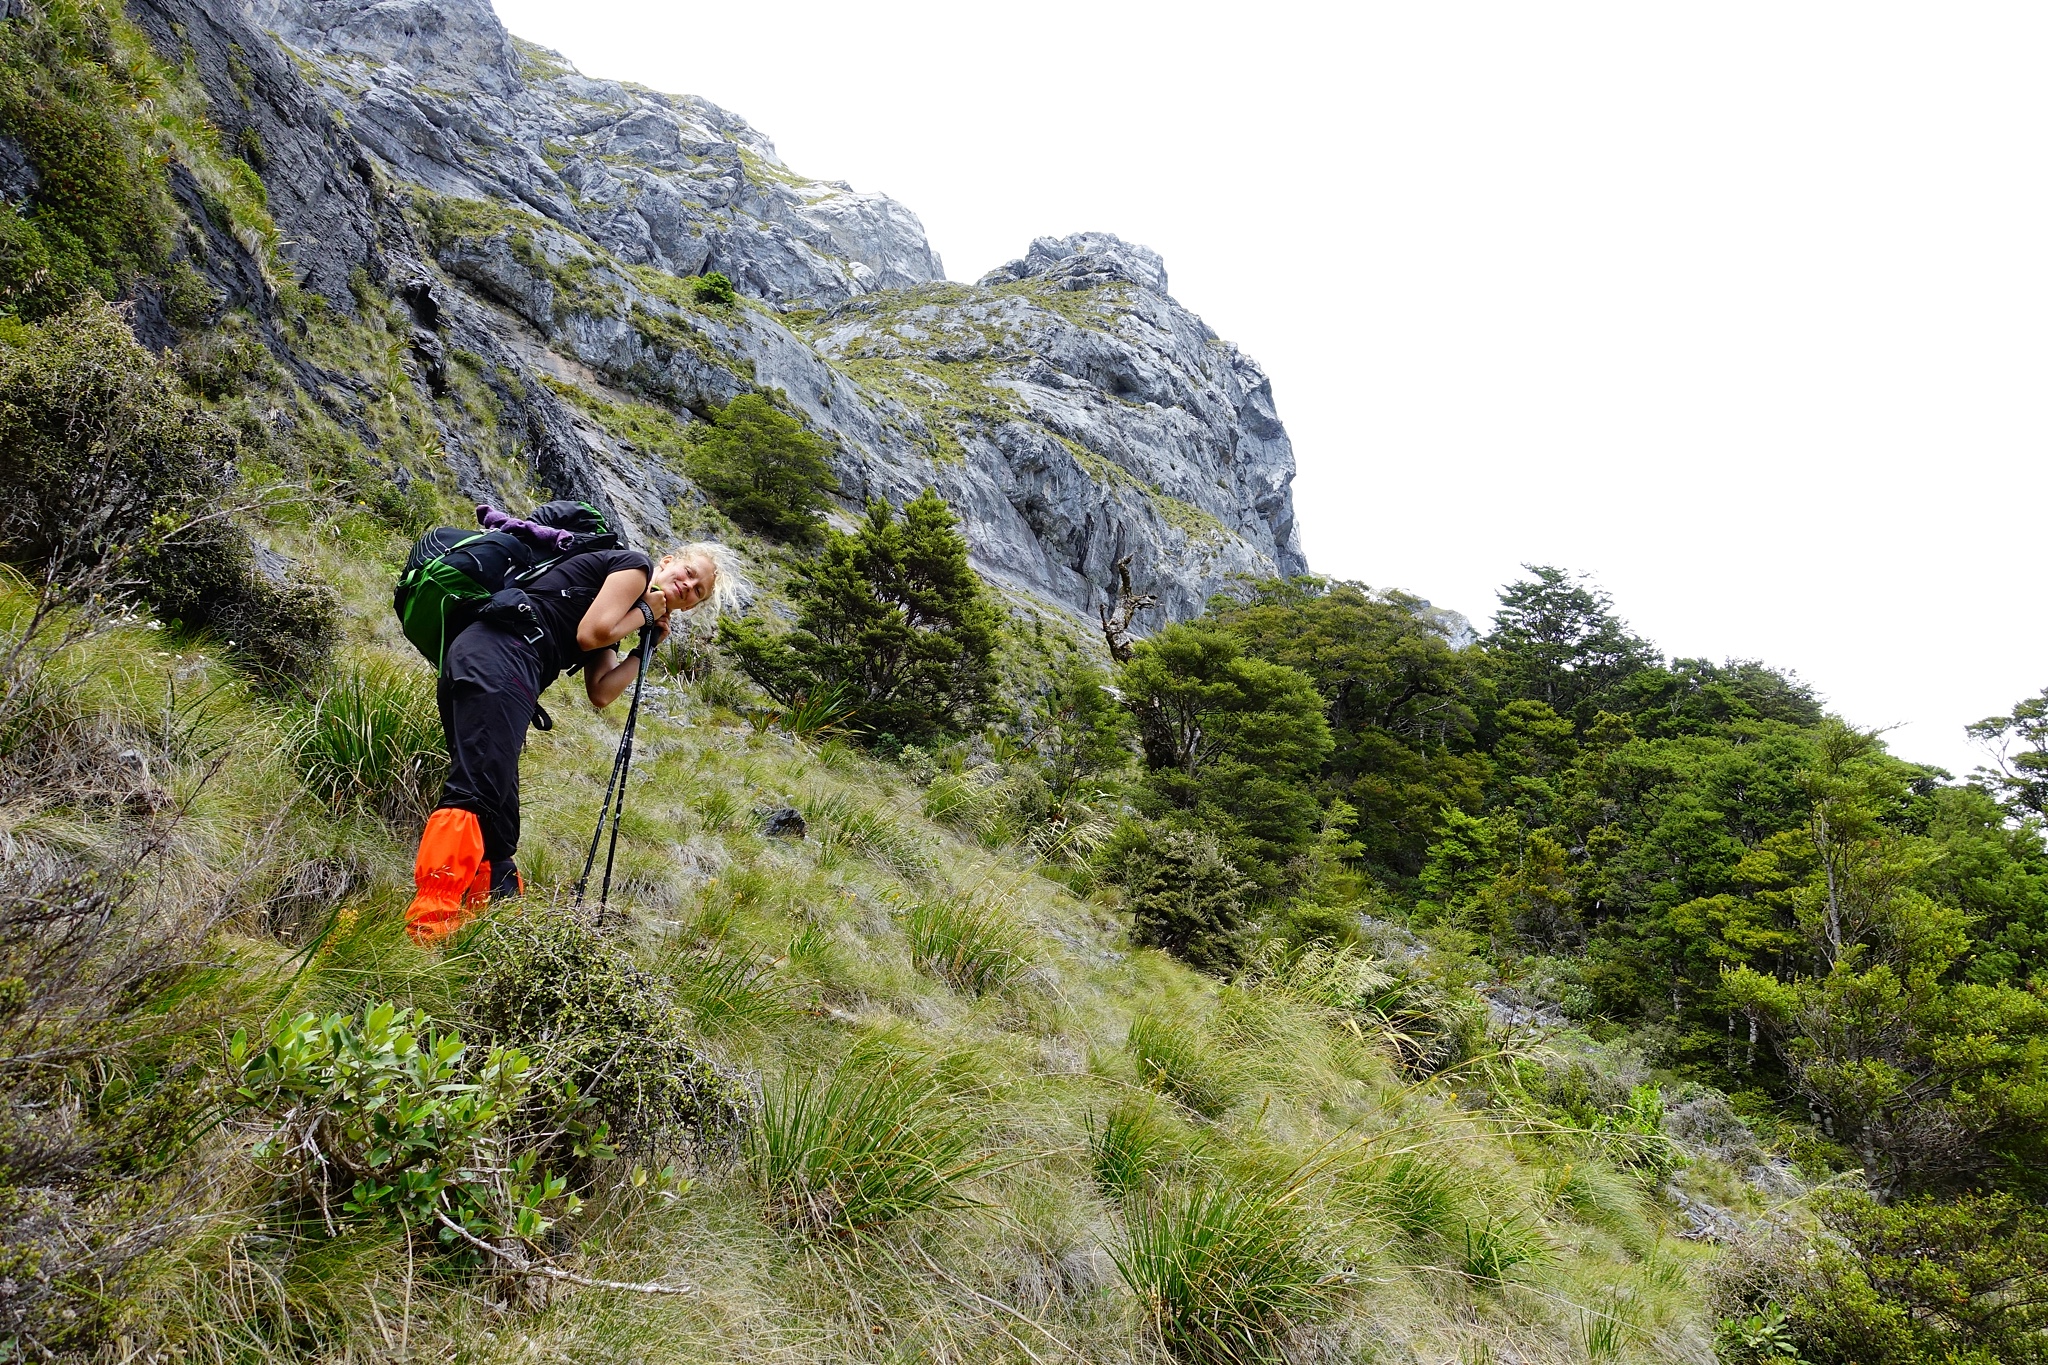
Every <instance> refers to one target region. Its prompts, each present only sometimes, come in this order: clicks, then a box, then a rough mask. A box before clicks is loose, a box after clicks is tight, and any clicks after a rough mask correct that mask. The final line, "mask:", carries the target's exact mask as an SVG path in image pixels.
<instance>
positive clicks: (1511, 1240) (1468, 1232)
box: [1458, 1213, 1551, 1285]
mask: <svg viewBox="0 0 2048 1365" xmlns="http://www.w3.org/2000/svg"><path fill="white" fill-rule="evenodd" d="M1549 1259H1551V1251H1550V1247H1549V1246H1548V1244H1546V1243H1545V1242H1544V1240H1543V1231H1542V1229H1541V1228H1540V1227H1538V1226H1537V1225H1536V1224H1534V1223H1532V1222H1530V1221H1529V1220H1528V1219H1526V1218H1523V1217H1522V1216H1521V1215H1519V1214H1509V1215H1508V1216H1506V1217H1504V1218H1496V1217H1495V1216H1494V1215H1493V1214H1491V1213H1488V1214H1486V1215H1485V1216H1484V1217H1482V1218H1480V1219H1478V1220H1477V1221H1474V1220H1473V1219H1470V1218H1468V1219H1466V1220H1465V1245H1464V1254H1463V1256H1462V1257H1461V1258H1460V1260H1459V1264H1458V1268H1459V1269H1460V1270H1462V1271H1463V1272H1464V1273H1465V1275H1466V1276H1467V1278H1469V1279H1472V1280H1474V1281H1477V1282H1478V1283H1480V1284H1488V1285H1501V1284H1506V1283H1507V1281H1508V1277H1509V1276H1510V1275H1512V1274H1513V1273H1514V1272H1515V1271H1516V1270H1517V1269H1519V1268H1520V1267H1522V1266H1530V1265H1541V1264H1543V1263H1544V1262H1546V1261H1548V1260H1549Z"/></svg>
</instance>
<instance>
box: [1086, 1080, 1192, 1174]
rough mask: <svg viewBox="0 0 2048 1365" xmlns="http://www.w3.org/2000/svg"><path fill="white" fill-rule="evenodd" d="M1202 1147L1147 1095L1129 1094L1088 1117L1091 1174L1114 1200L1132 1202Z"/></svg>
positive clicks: (1157, 1102)
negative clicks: (1131, 1200)
mask: <svg viewBox="0 0 2048 1365" xmlns="http://www.w3.org/2000/svg"><path fill="white" fill-rule="evenodd" d="M1198 1145H1199V1144H1197V1143H1195V1142H1193V1141H1191V1140H1190V1139H1189V1138H1188V1136H1187V1135H1186V1134H1185V1133H1183V1132H1182V1131H1181V1130H1180V1126H1179V1125H1178V1124H1176V1123H1175V1122H1174V1121H1173V1118H1172V1117H1171V1116H1170V1115H1169V1114H1165V1113H1162V1112H1161V1111H1160V1107H1159V1101H1158V1100H1157V1099H1155V1098H1153V1097H1152V1096H1149V1095H1142V1094H1141V1095H1129V1096H1126V1097H1125V1098H1124V1099H1123V1100H1122V1101H1120V1102H1119V1103H1118V1104H1116V1105H1115V1106H1114V1107H1112V1108H1110V1109H1108V1110H1106V1111H1104V1112H1103V1113H1101V1114H1099V1115H1097V1114H1093V1113H1091V1114H1089V1116H1088V1165H1089V1173H1090V1174H1091V1175H1092V1176H1094V1178H1095V1183H1096V1185H1097V1186H1098V1187H1099V1188H1100V1189H1101V1190H1102V1192H1103V1193H1104V1194H1105V1195H1107V1196H1109V1197H1110V1198H1111V1199H1128V1198H1130V1197H1131V1196H1133V1195H1137V1194H1140V1193H1143V1192H1144V1191H1146V1190H1149V1189H1151V1188H1153V1186H1154V1185H1156V1184H1157V1183H1158V1181H1159V1179H1160V1178H1161V1177H1162V1176H1164V1175H1165V1174H1166V1173H1167V1172H1168V1171H1169V1170H1171V1169H1172V1168H1173V1167H1174V1166H1175V1165H1177V1164H1178V1163H1180V1162H1183V1161H1184V1160H1186V1159H1187V1158H1188V1157H1190V1156H1192V1155H1193V1154H1194V1153H1195V1151H1196V1150H1197V1148H1198Z"/></svg>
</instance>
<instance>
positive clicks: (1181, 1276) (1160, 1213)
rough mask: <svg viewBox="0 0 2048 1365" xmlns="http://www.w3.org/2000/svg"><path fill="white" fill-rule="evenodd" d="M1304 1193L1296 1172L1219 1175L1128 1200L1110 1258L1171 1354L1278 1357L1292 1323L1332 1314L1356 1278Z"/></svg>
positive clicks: (1199, 1362)
mask: <svg viewBox="0 0 2048 1365" xmlns="http://www.w3.org/2000/svg"><path fill="white" fill-rule="evenodd" d="M1303 1196H1304V1190H1303V1188H1302V1186H1301V1184H1300V1183H1298V1182H1297V1181H1295V1180H1292V1179H1282V1180H1271V1179H1244V1178H1234V1179H1233V1178H1219V1179H1216V1180H1212V1181H1207V1182H1202V1183H1198V1184H1193V1185H1176V1186H1169V1187H1167V1188H1166V1189H1163V1190H1161V1191H1159V1192H1158V1193H1156V1194H1153V1195H1148V1196H1143V1197H1140V1198H1136V1199H1132V1200H1129V1201H1127V1202H1126V1203H1125V1205H1124V1220H1123V1221H1124V1229H1123V1238H1122V1241H1121V1243H1120V1244H1119V1245H1116V1246H1113V1247H1112V1248H1111V1251H1110V1255H1111V1256H1112V1258H1113V1259H1114V1260H1115V1262H1116V1267H1117V1271H1118V1273H1119V1274H1120V1275H1121V1276H1122V1277H1123V1280H1124V1283H1125V1284H1126V1285H1128V1286H1129V1288H1130V1291H1131V1293H1132V1294H1133V1295H1134V1296H1136V1298H1137V1300H1138V1306H1139V1311H1140V1312H1141V1313H1142V1314H1143V1316H1144V1321H1145V1325H1146V1329H1147V1331H1148V1334H1149V1335H1150V1336H1151V1337H1152V1338H1153V1339H1154V1340H1155V1341H1156V1342H1157V1343H1158V1345H1159V1346H1160V1347H1161V1348H1162V1349H1163V1350H1165V1352H1166V1353H1167V1354H1168V1355H1169V1356H1171V1357H1172V1358H1174V1359H1175V1360H1179V1361H1185V1362H1188V1363H1189V1365H1248V1363H1249V1362H1253V1361H1266V1360H1276V1359H1280V1358H1281V1356H1282V1347H1283V1345H1284V1344H1285V1342H1286V1340H1287V1338H1288V1336H1289V1334H1290V1332H1291V1331H1292V1330H1293V1329H1294V1328H1296V1327H1298V1326H1300V1325H1303V1324H1308V1323H1313V1322H1316V1321H1319V1320H1322V1319H1325V1318H1327V1317H1329V1316H1331V1315H1333V1314H1334V1313H1335V1312H1336V1310H1337V1308H1338V1306H1339V1303H1340V1302H1341V1300H1342V1298H1343V1296H1344V1294H1345V1292H1346V1290H1347V1288H1348V1286H1349V1285H1350V1283H1351V1281H1352V1278H1353V1277H1352V1274H1351V1272H1350V1269H1349V1267H1348V1266H1347V1265H1346V1264H1345V1263H1344V1258H1343V1257H1342V1256H1341V1254H1339V1252H1338V1250H1337V1248H1335V1247H1334V1246H1333V1245H1332V1244H1331V1243H1330V1241H1329V1239H1328V1238H1327V1237H1326V1236H1324V1235H1323V1234H1322V1232H1321V1231H1320V1230H1319V1229H1318V1228H1317V1226H1316V1224H1315V1222H1314V1219H1313V1217H1312V1216H1311V1214H1310V1212H1309V1211H1308V1210H1307V1209H1306V1208H1305V1207H1304V1200H1303Z"/></svg>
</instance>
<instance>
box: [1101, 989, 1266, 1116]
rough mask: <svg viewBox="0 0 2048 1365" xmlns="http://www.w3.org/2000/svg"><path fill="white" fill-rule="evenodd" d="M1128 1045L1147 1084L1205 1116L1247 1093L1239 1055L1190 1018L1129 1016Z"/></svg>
mask: <svg viewBox="0 0 2048 1365" xmlns="http://www.w3.org/2000/svg"><path fill="white" fill-rule="evenodd" d="M1124 1046H1125V1048H1126V1049H1127V1050H1128V1051H1129V1052H1130V1054H1131V1060H1132V1061H1133V1062H1134V1063H1136V1065H1137V1068H1138V1075H1139V1076H1140V1077H1142V1078H1143V1079H1144V1080H1145V1082H1146V1083H1147V1084H1148V1085H1152V1086H1156V1087H1157V1088H1158V1089H1159V1090H1161V1091H1163V1092H1164V1093H1166V1094H1168V1095H1171V1096H1172V1097H1173V1098H1174V1099H1177V1100H1179V1101H1180V1102H1181V1103H1182V1104H1185V1105H1186V1106H1187V1107H1188V1108H1190V1109H1192V1110H1194V1111H1195V1112H1196V1113H1197V1114H1200V1115H1202V1116H1203V1117H1204V1118H1216V1117H1218V1116H1220V1115H1221V1114H1223V1113H1224V1112H1225V1111H1226V1110H1228V1109H1229V1108H1230V1107H1231V1106H1232V1105H1234V1104H1236V1103H1237V1102H1238V1101H1239V1100H1240V1099H1242V1098H1244V1094H1245V1090H1246V1088H1247V1085H1248V1078H1247V1077H1246V1076H1245V1074H1244V1069H1243V1068H1242V1067H1241V1066H1239V1065H1238V1062H1237V1059H1236V1058H1234V1057H1232V1056H1231V1055H1230V1054H1229V1053H1228V1052H1226V1051H1225V1050H1224V1049H1223V1048H1221V1047H1219V1046H1218V1045H1217V1044H1216V1043H1215V1042H1214V1041H1213V1040H1212V1039H1211V1038H1209V1036H1208V1035H1207V1034H1206V1033H1205V1032H1204V1031H1203V1030H1202V1029H1201V1027H1200V1025H1198V1024H1195V1023H1192V1022H1191V1021H1189V1020H1186V1019H1166V1018H1162V1017H1160V1016H1159V1015H1155V1014H1140V1015H1139V1016H1137V1017H1136V1018H1135V1019H1133V1020H1131V1029H1130V1033H1129V1034H1128V1035H1126V1037H1125V1040H1124Z"/></svg>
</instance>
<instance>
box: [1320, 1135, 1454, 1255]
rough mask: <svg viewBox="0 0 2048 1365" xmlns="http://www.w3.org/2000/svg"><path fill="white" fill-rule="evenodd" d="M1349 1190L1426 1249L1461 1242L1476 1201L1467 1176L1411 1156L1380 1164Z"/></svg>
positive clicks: (1349, 1183)
mask: <svg viewBox="0 0 2048 1365" xmlns="http://www.w3.org/2000/svg"><path fill="white" fill-rule="evenodd" d="M1346 1185H1347V1188H1348V1192H1349V1193H1351V1194H1352V1195H1353V1197H1354V1198H1356V1199H1357V1201H1358V1202H1359V1203H1360V1204H1361V1205H1362V1206H1363V1207H1364V1208H1365V1210H1366V1211H1367V1212H1368V1213H1370V1214H1371V1215H1373V1216H1374V1217H1375V1218H1377V1219H1378V1221H1380V1222H1382V1223H1384V1224H1386V1225H1387V1226H1388V1227H1390V1228H1392V1229H1393V1230H1394V1231H1395V1232H1397V1233H1399V1234H1400V1235H1401V1236H1402V1237H1404V1238H1406V1239H1407V1240H1408V1241H1409V1242H1411V1243H1415V1244H1417V1245H1419V1246H1423V1247H1428V1246H1435V1245H1440V1244H1445V1243H1449V1242H1452V1241H1455V1240H1456V1239H1458V1238H1459V1237H1461V1236H1462V1235H1463V1233H1464V1229H1465V1211H1466V1209H1467V1208H1469V1207H1470V1206H1471V1204H1472V1201H1473V1198H1474V1195H1475V1191H1474V1189H1473V1185H1474V1180H1473V1177H1472V1176H1471V1175H1470V1174H1469V1173H1468V1172H1466V1171H1464V1170H1461V1169H1460V1168H1458V1167H1455V1166H1450V1165H1446V1164H1445V1163H1443V1162H1440V1161H1436V1160H1433V1159H1431V1158H1429V1157H1426V1156H1421V1155H1417V1154H1413V1153H1408V1154H1404V1155H1401V1156H1397V1157H1394V1158H1393V1159H1392V1160H1390V1161H1386V1162H1382V1163H1376V1165H1375V1167H1374V1168H1371V1169H1368V1170H1366V1171H1364V1172H1361V1173H1360V1174H1359V1176H1358V1177H1356V1178H1354V1179H1352V1180H1349V1181H1347V1182H1346Z"/></svg>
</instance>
